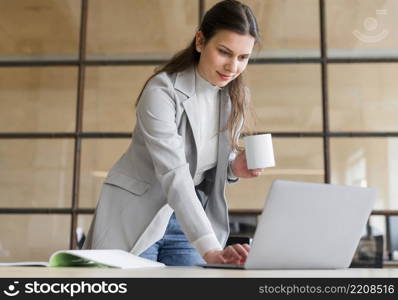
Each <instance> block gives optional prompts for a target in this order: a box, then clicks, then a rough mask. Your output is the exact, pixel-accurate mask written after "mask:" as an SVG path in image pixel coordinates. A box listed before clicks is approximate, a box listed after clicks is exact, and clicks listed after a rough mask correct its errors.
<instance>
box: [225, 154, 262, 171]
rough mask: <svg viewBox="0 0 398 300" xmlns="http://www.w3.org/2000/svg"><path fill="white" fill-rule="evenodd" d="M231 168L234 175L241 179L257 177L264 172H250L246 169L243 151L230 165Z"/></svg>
mask: <svg viewBox="0 0 398 300" xmlns="http://www.w3.org/2000/svg"><path fill="white" fill-rule="evenodd" d="M231 168H232V172H233V173H234V175H235V176H237V177H241V178H252V177H257V176H260V175H262V173H263V171H264V169H253V170H250V169H248V168H247V162H246V154H245V150H243V151H242V152H240V153H239V154H238V155H237V156H236V158H235V160H234V161H233V162H232V164H231Z"/></svg>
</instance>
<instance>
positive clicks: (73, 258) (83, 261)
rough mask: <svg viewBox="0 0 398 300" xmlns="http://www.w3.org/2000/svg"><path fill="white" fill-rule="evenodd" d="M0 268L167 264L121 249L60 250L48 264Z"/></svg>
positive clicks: (0, 264)
mask: <svg viewBox="0 0 398 300" xmlns="http://www.w3.org/2000/svg"><path fill="white" fill-rule="evenodd" d="M0 266H43V267H94V268H121V269H134V268H150V267H164V266H165V264H163V263H160V262H156V261H152V260H149V259H146V258H142V257H139V256H137V255H134V254H132V253H129V252H127V251H123V250H119V249H99V250H60V251H57V252H55V253H53V254H52V255H51V257H50V259H49V261H48V262H37V261H36V262H35V261H21V262H5V263H0Z"/></svg>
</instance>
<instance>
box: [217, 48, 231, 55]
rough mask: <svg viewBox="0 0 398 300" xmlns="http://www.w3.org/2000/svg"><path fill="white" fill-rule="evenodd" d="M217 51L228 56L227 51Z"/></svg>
mask: <svg viewBox="0 0 398 300" xmlns="http://www.w3.org/2000/svg"><path fill="white" fill-rule="evenodd" d="M218 51H219V52H220V53H221V54H224V55H228V54H229V53H228V52H227V51H224V50H221V49H219V50H218Z"/></svg>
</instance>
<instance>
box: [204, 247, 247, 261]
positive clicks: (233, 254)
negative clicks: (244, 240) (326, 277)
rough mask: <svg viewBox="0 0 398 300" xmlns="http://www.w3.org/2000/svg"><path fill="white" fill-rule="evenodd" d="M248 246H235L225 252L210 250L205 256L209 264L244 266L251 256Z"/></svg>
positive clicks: (227, 248)
mask: <svg viewBox="0 0 398 300" xmlns="http://www.w3.org/2000/svg"><path fill="white" fill-rule="evenodd" d="M249 251H250V246H249V245H248V244H234V245H230V246H228V247H226V248H225V249H224V250H210V251H207V252H206V253H205V255H204V256H203V258H204V260H205V261H206V262H207V263H208V264H244V263H245V261H246V258H247V255H248V254H249Z"/></svg>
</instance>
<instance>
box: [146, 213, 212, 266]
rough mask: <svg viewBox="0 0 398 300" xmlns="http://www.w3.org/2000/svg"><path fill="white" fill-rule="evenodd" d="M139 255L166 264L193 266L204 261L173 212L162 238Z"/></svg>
mask: <svg viewBox="0 0 398 300" xmlns="http://www.w3.org/2000/svg"><path fill="white" fill-rule="evenodd" d="M140 256H141V257H143V258H147V259H150V260H154V261H158V262H162V263H164V264H165V265H167V266H193V265H196V264H204V263H205V261H204V260H203V258H202V256H201V255H200V254H199V252H198V251H196V249H195V248H194V247H193V246H192V245H191V244H190V243H189V241H188V240H187V238H186V237H185V235H184V232H182V230H181V228H180V224H179V223H178V221H177V218H176V216H175V213H173V214H172V215H171V218H170V221H169V224H168V225H167V228H166V232H165V234H164V236H163V238H162V239H161V240H159V241H157V242H156V243H155V244H153V245H152V246H151V247H149V248H148V249H146V250H145V251H144V252H143V253H141V254H140Z"/></svg>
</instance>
